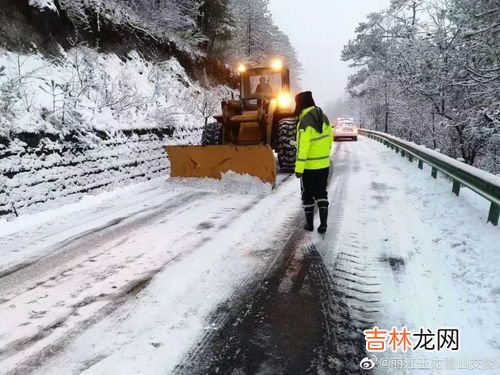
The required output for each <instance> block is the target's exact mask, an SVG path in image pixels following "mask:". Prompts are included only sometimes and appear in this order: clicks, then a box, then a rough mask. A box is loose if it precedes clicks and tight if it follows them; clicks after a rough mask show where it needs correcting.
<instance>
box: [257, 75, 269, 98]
mask: <svg viewBox="0 0 500 375" xmlns="http://www.w3.org/2000/svg"><path fill="white" fill-rule="evenodd" d="M255 93H256V94H264V95H269V96H273V88H272V87H271V85H270V84H269V83H267V82H266V78H265V77H260V79H259V84H258V85H257V87H256V88H255Z"/></svg>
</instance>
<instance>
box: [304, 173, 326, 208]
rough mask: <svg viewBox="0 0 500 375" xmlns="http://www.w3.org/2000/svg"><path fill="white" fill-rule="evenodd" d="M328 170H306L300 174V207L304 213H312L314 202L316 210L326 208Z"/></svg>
mask: <svg viewBox="0 0 500 375" xmlns="http://www.w3.org/2000/svg"><path fill="white" fill-rule="evenodd" d="M329 172H330V168H324V169H306V170H305V171H304V173H303V174H302V179H301V188H302V205H303V206H304V210H305V211H306V212H311V211H314V202H315V201H316V202H317V203H318V208H322V207H328V193H327V191H326V188H327V184H328V175H329Z"/></svg>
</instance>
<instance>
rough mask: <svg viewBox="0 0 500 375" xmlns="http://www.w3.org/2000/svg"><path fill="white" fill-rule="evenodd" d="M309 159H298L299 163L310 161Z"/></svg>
mask: <svg viewBox="0 0 500 375" xmlns="http://www.w3.org/2000/svg"><path fill="white" fill-rule="evenodd" d="M308 160H309V159H297V161H308Z"/></svg>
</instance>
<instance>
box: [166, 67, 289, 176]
mask: <svg viewBox="0 0 500 375" xmlns="http://www.w3.org/2000/svg"><path fill="white" fill-rule="evenodd" d="M238 73H239V75H240V98H239V100H234V99H233V100H224V101H223V102H222V103H221V107H222V114H220V115H216V116H214V118H215V120H216V121H215V122H211V123H208V124H207V125H206V126H205V127H204V129H203V132H202V139H201V145H199V146H165V150H166V152H167V154H168V157H169V159H170V166H171V170H170V175H171V176H172V177H210V178H217V179H220V178H222V175H223V174H224V173H225V172H228V171H233V172H236V173H239V174H248V175H251V176H255V177H257V178H259V179H261V180H262V181H263V182H266V183H270V184H271V185H272V186H274V185H275V183H276V174H277V167H276V160H275V158H274V152H273V150H274V151H275V152H276V154H277V156H278V166H279V169H280V170H281V171H283V172H293V170H294V167H295V153H296V145H295V133H296V128H295V127H296V119H295V117H294V114H293V105H292V94H291V91H290V71H289V69H288V68H286V67H284V65H283V62H282V61H281V60H275V61H273V62H272V64H271V65H270V66H268V67H254V68H249V67H246V66H245V65H240V66H239V67H238Z"/></svg>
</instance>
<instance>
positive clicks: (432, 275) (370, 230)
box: [0, 139, 500, 374]
mask: <svg viewBox="0 0 500 375" xmlns="http://www.w3.org/2000/svg"><path fill="white" fill-rule="evenodd" d="M413 167H414V168H413ZM413 167H412V166H411V165H410V164H409V162H408V161H406V160H403V159H402V158H400V157H398V156H397V155H394V153H393V152H391V151H390V150H388V149H386V148H384V147H383V146H381V145H380V144H378V143H375V142H373V141H369V140H366V139H361V140H360V141H359V142H357V143H342V144H337V145H336V150H335V154H334V170H333V174H332V179H331V183H330V187H329V192H330V198H331V200H332V206H331V207H332V208H331V211H332V213H331V216H330V220H329V231H328V233H327V234H326V236H325V237H324V238H321V237H319V236H318V235H317V234H312V235H310V234H307V235H305V234H303V233H302V231H297V230H296V228H297V227H300V226H301V225H302V224H301V220H302V217H301V216H302V215H301V208H300V205H299V201H298V195H299V186H298V183H297V181H296V180H295V179H294V178H291V177H288V176H283V175H282V176H280V182H279V185H278V187H277V188H276V189H275V190H273V191H272V192H270V191H268V190H267V189H266V188H265V187H262V186H254V185H252V184H247V185H245V184H242V183H241V181H239V180H237V181H224V182H222V183H212V182H200V181H194V182H193V181H190V182H185V181H168V182H165V181H154V182H151V183H146V184H141V185H138V186H135V187H132V188H128V189H127V188H125V189H123V191H120V192H118V193H117V192H115V193H113V194H109V195H106V194H104V195H101V196H100V197H96V198H94V199H89V200H88V201H87V202H83V203H81V204H75V205H73V206H67V207H65V208H62V209H59V210H55V211H53V212H48V213H45V214H44V215H38V216H36V215H35V216H34V217H29V218H24V219H19V220H18V221H17V222H9V223H0V236H1V237H0V275H1V278H0V321H1V322H2V325H1V326H0V372H2V373H19V374H21V373H22V374H25V373H29V372H33V373H39V374H71V373H88V374H107V373H111V372H112V373H119V374H139V373H140V374H165V373H173V372H177V373H186V374H187V373H189V374H191V373H206V372H207V370H206V369H209V370H208V373H214V372H215V371H216V369H217V370H218V371H219V373H228V374H251V373H273V374H274V373H285V374H288V373H302V372H306V371H309V373H321V371H324V373H332V372H333V371H335V370H336V371H340V372H341V373H357V372H359V371H360V370H359V361H360V360H361V358H362V357H363V356H364V355H365V353H364V351H363V345H364V341H363V337H362V333H361V332H362V330H363V329H365V328H371V327H373V325H378V326H379V327H383V328H385V329H390V328H391V327H392V326H396V327H399V328H401V327H402V326H408V327H409V328H412V329H414V330H416V329H417V328H419V327H426V328H430V329H434V330H435V329H437V328H439V327H458V328H460V329H461V337H460V339H461V352H460V353H459V354H460V355H461V356H462V357H464V358H469V359H471V360H472V359H478V360H479V359H485V360H486V359H488V358H500V342H499V340H498V338H497V337H499V334H500V315H499V314H500V313H499V311H500V306H499V302H498V297H499V296H500V278H499V276H498V275H497V272H496V269H497V268H498V265H500V253H499V252H498V251H497V250H498V245H497V246H495V244H498V241H499V240H500V235H499V232H498V230H497V228H494V227H492V226H490V225H487V224H485V222H486V218H485V217H484V216H485V213H486V212H487V209H485V207H487V204H486V203H485V202H482V200H480V199H477V198H476V197H475V196H474V195H473V194H472V193H468V192H466V191H464V193H463V196H461V197H460V198H456V197H455V196H453V195H451V194H450V192H449V190H450V187H449V183H447V181H444V180H438V181H437V182H436V181H434V180H432V179H431V178H430V176H429V175H430V173H425V172H421V171H419V170H417V169H416V167H415V166H413ZM242 190H243V193H242ZM245 190H246V191H245ZM249 353H252V355H249ZM429 355H431V356H432V357H442V358H449V357H456V356H457V355H456V353H450V352H443V353H437V352H434V353H423V352H408V353H407V354H404V356H403V355H402V353H391V354H389V353H384V354H383V355H382V356H386V357H387V358H400V357H402V356H403V357H405V358H408V357H411V356H413V357H416V358H420V357H422V358H424V357H425V358H427V357H428V356H429ZM499 365H500V364H499ZM297 371H299V372H297ZM498 371H500V370H499V369H497V370H494V369H490V370H489V371H483V372H481V373H482V374H483V373H484V374H495V373H498ZM376 373H380V374H386V373H388V374H392V373H398V374H399V373H407V374H413V373H417V370H415V369H410V370H406V372H405V370H399V369H391V368H385V369H384V368H378V369H377V370H376ZM421 373H436V374H438V373H439V374H441V373H453V372H452V371H444V370H436V371H433V370H423V371H422V372H421ZM462 373H463V372H462Z"/></svg>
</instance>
